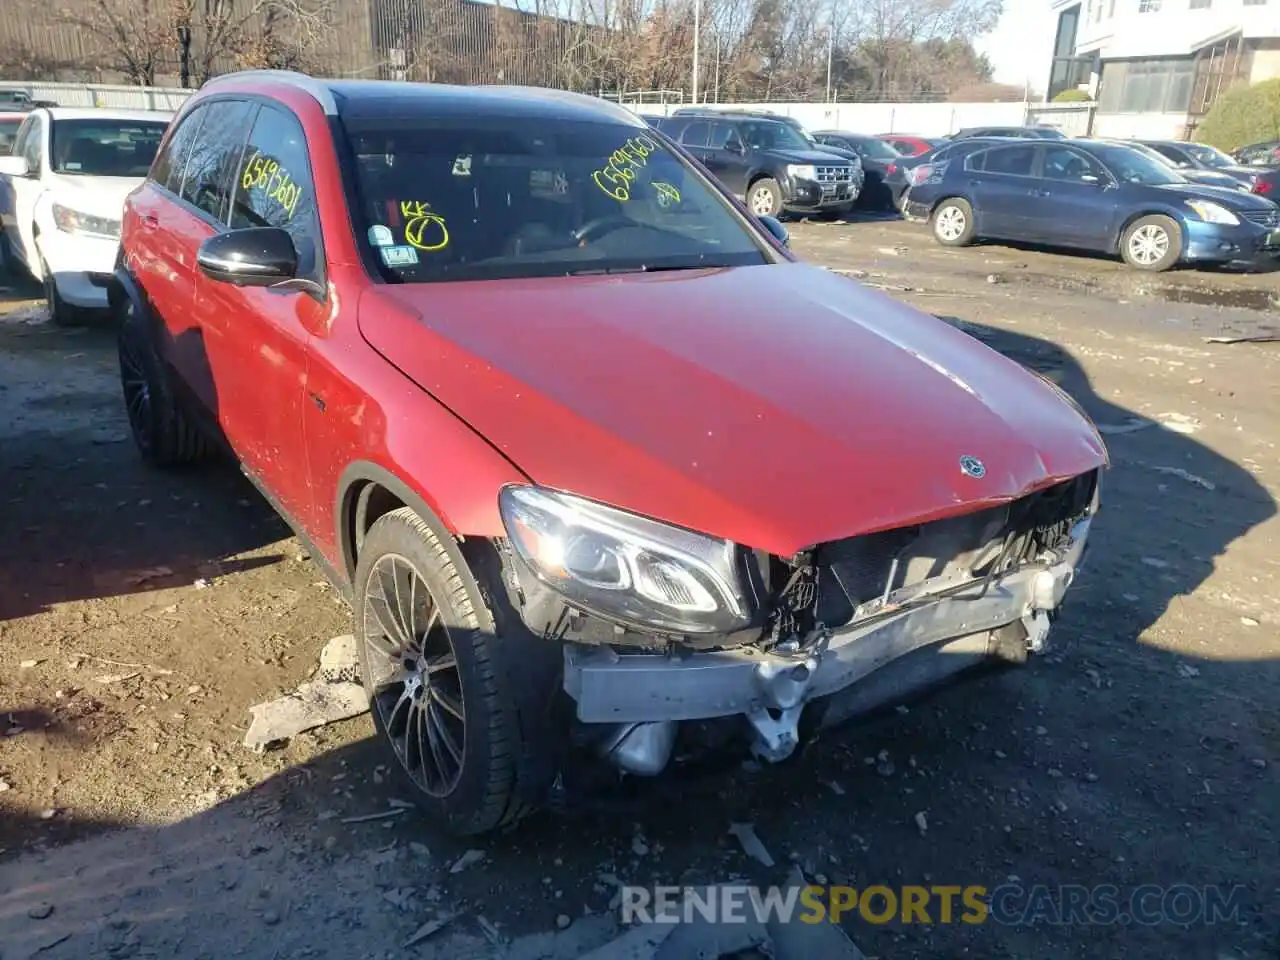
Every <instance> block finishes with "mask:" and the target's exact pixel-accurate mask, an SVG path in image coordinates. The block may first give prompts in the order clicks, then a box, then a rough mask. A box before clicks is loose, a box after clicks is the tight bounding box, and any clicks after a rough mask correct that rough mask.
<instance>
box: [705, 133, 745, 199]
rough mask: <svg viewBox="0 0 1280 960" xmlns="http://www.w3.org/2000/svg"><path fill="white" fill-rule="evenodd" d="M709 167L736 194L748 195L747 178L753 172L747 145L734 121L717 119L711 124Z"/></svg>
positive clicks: (708, 146) (708, 144) (707, 163)
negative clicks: (748, 158)
mask: <svg viewBox="0 0 1280 960" xmlns="http://www.w3.org/2000/svg"><path fill="white" fill-rule="evenodd" d="M705 163H706V165H707V169H708V170H710V171H711V172H712V173H714V174H715V175H716V178H717V179H718V180H719V181H720V182H721V183H723V184H724V185H725V186H726V187H728V188H729V192H730V193H733V194H735V195H736V196H739V197H742V196H746V193H747V179H748V175H749V174H750V172H751V168H750V164H749V162H748V160H747V147H746V144H744V143H743V142H742V137H741V136H739V134H738V128H737V126H736V125H734V124H733V123H729V122H726V121H724V120H717V121H716V122H714V123H712V124H711V134H710V139H709V140H708V142H707V159H706V161H705Z"/></svg>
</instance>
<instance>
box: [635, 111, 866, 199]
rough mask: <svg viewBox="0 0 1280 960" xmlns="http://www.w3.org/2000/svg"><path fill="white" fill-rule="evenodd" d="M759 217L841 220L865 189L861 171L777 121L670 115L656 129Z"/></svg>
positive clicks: (729, 116) (737, 117)
mask: <svg viewBox="0 0 1280 960" xmlns="http://www.w3.org/2000/svg"><path fill="white" fill-rule="evenodd" d="M660 129H661V130H662V132H663V133H664V134H666V135H667V136H669V137H671V139H673V140H675V141H676V142H677V143H679V144H680V145H681V146H682V147H684V148H685V149H686V150H688V151H689V152H690V153H691V154H692V155H693V156H694V157H696V158H697V159H698V160H699V161H700V162H701V163H702V164H703V165H704V166H705V167H706V168H707V169H708V170H710V171H711V173H713V174H714V175H715V177H716V178H717V179H718V180H719V181H720V182H721V183H723V184H724V185H725V187H727V188H728V189H729V191H730V192H732V193H734V194H736V195H737V196H739V197H742V198H743V199H744V201H745V202H746V204H747V208H748V209H749V210H751V212H752V213H754V214H756V215H759V216H771V217H772V216H777V215H778V214H780V213H782V212H783V211H784V210H785V211H790V212H793V213H820V214H827V215H830V216H843V215H844V214H846V213H848V212H849V211H850V210H852V209H853V205H854V203H855V202H856V201H857V199H858V195H859V193H860V192H861V191H862V187H863V177H864V173H863V170H862V166H861V164H859V163H855V162H854V161H852V160H847V159H845V158H844V157H840V156H836V155H835V154H833V153H830V152H828V151H826V150H823V149H822V148H821V147H815V146H811V145H810V144H809V141H807V140H806V139H805V138H804V137H802V136H801V135H800V134H799V133H797V132H796V131H795V129H794V128H793V127H792V126H790V125H789V124H786V123H783V122H781V121H779V120H764V119H758V118H755V117H746V116H735V115H733V114H731V113H728V112H724V113H718V114H716V115H714V116H712V115H708V114H705V113H686V114H681V115H673V116H670V117H668V118H667V119H666V120H665V121H663V123H662V126H661V128H660Z"/></svg>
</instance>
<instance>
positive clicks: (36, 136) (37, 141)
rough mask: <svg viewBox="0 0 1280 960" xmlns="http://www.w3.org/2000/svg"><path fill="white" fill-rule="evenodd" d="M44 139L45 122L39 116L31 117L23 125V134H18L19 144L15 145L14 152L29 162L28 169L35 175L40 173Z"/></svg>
mask: <svg viewBox="0 0 1280 960" xmlns="http://www.w3.org/2000/svg"><path fill="white" fill-rule="evenodd" d="M43 139H44V121H43V120H42V119H41V118H40V116H39V114H36V115H33V116H31V117H29V118H28V119H27V122H26V123H25V124H23V126H22V132H21V133H19V134H18V142H17V143H16V144H14V150H15V151H16V152H17V153H19V154H20V155H21V156H22V157H23V158H24V159H25V160H26V161H27V169H28V170H29V171H30V172H31V173H33V174H34V173H39V172H40V158H41V156H42V154H41V146H42V144H41V141H42V140H43Z"/></svg>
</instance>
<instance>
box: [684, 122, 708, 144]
mask: <svg viewBox="0 0 1280 960" xmlns="http://www.w3.org/2000/svg"><path fill="white" fill-rule="evenodd" d="M710 139H711V124H709V123H707V122H706V121H705V120H697V121H694V122H693V123H691V124H689V125H688V126H687V127H685V128H684V133H682V134H680V142H681V143H683V144H684V145H685V146H686V147H705V146H706V145H707V143H708V142H709V141H710Z"/></svg>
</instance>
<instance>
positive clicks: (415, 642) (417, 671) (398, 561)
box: [362, 554, 466, 798]
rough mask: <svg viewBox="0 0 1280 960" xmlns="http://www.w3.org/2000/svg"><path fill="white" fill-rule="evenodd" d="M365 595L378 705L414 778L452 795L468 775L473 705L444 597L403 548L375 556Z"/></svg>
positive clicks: (433, 791) (435, 793)
mask: <svg viewBox="0 0 1280 960" xmlns="http://www.w3.org/2000/svg"><path fill="white" fill-rule="evenodd" d="M364 599H365V603H364V623H363V624H362V632H363V634H364V637H363V639H364V643H365V646H366V652H367V654H368V656H367V661H368V664H369V673H370V677H369V682H370V685H371V689H370V693H371V699H372V706H373V708H374V709H375V710H377V711H378V719H379V720H380V721H381V724H382V727H383V729H384V730H385V731H386V734H387V737H388V738H389V739H390V740H391V746H392V748H393V749H394V751H395V754H396V757H397V759H398V760H399V761H400V764H401V766H403V767H404V770H405V772H406V773H407V774H408V775H409V778H410V779H411V780H413V782H414V783H415V784H416V785H417V786H418V787H419V788H420V789H422V790H423V792H425V793H427V794H428V795H430V796H432V797H436V798H443V797H447V796H448V795H449V794H451V793H452V792H453V791H454V790H455V789H456V788H457V786H458V782H459V780H460V779H461V778H462V769H463V762H464V759H465V757H466V706H465V702H464V698H463V693H462V677H461V674H460V673H459V671H458V661H457V656H456V654H455V648H454V645H453V638H452V637H451V635H450V633H449V629H448V627H447V626H445V624H444V623H443V622H442V620H441V618H440V607H439V604H437V603H436V600H435V598H434V597H433V596H432V595H431V592H430V590H429V589H428V587H427V584H426V581H425V579H424V578H423V577H422V575H421V574H419V573H418V571H417V569H416V568H415V567H414V566H413V564H412V563H411V562H410V561H409V560H408V559H407V558H405V557H403V556H400V555H398V554H387V555H385V556H382V557H379V558H378V560H377V561H376V562H375V563H374V565H373V569H372V570H370V571H369V578H368V581H367V582H366V583H365V588H364Z"/></svg>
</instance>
